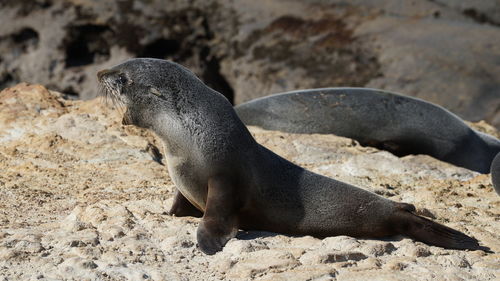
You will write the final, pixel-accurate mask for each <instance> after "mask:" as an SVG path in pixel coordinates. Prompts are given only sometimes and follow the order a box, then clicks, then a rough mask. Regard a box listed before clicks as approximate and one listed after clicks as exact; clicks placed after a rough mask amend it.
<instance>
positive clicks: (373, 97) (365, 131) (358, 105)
mask: <svg viewBox="0 0 500 281" xmlns="http://www.w3.org/2000/svg"><path fill="white" fill-rule="evenodd" d="M235 110H236V113H237V114H238V116H239V117H240V118H241V120H242V121H243V123H245V124H246V125H254V126H259V127H262V128H264V129H268V130H279V131H284V132H290V133H308V134H310V133H319V134H335V135H338V136H343V137H348V138H352V139H355V140H357V141H358V142H360V144H362V145H367V146H374V147H377V148H379V149H384V150H388V151H390V152H392V153H393V154H395V155H398V156H403V155H408V154H428V155H430V156H433V157H434V158H437V159H439V160H442V161H445V162H448V163H451V164H454V165H456V166H460V167H464V168H467V169H470V170H473V171H476V172H480V173H489V171H490V165H491V162H492V161H493V158H494V157H495V155H497V154H498V153H499V152H500V141H499V140H498V139H497V138H495V137H493V136H490V135H487V134H483V133H481V132H478V131H475V130H473V129H471V128H470V127H469V126H467V124H465V123H464V121H462V120H461V119H460V118H459V117H457V116H456V115H455V114H453V113H451V112H450V111H448V110H446V109H444V108H442V107H440V106H438V105H435V104H432V103H429V102H426V101H423V100H420V99H417V98H412V97H407V96H403V95H400V94H396V93H391V92H386V91H382V90H376V89H368V88H324V89H311V90H301V91H292V92H286V93H280V94H274V95H270V96H267V97H263V98H259V99H255V100H251V101H249V102H246V103H243V104H240V105H238V106H236V107H235Z"/></svg>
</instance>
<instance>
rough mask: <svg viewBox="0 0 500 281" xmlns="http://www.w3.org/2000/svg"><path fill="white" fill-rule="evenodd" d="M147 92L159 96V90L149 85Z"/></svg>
mask: <svg viewBox="0 0 500 281" xmlns="http://www.w3.org/2000/svg"><path fill="white" fill-rule="evenodd" d="M149 93H150V94H153V95H155V96H157V97H161V93H160V91H159V90H158V89H156V88H153V87H149Z"/></svg>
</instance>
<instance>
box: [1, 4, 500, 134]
mask: <svg viewBox="0 0 500 281" xmlns="http://www.w3.org/2000/svg"><path fill="white" fill-rule="evenodd" d="M165 3H166V2H165V1H161V0H153V1H142V0H126V1H96V0H83V1H82V0H78V1H76V0H72V1H55V0H28V1H14V0H5V1H2V2H1V3H0V18H2V22H5V23H8V24H2V25H1V26H0V88H4V87H5V86H8V85H13V84H15V83H18V82H20V81H30V82H37V83H42V84H44V85H47V86H49V87H50V88H52V89H56V90H59V91H60V92H62V93H64V94H65V95H66V96H70V97H75V98H76V97H80V98H84V99H89V98H92V97H94V96H95V95H96V91H95V88H96V86H95V84H96V82H95V73H96V71H97V70H98V69H101V68H105V67H109V66H111V65H114V64H117V63H118V62H121V61H122V60H124V59H126V58H129V57H137V56H142V57H158V58H168V59H173V60H175V61H178V62H180V63H182V64H184V65H186V66H187V67H189V68H190V69H192V70H193V71H194V72H195V73H196V74H197V75H199V76H200V77H201V78H202V79H203V80H204V81H206V82H207V84H209V85H210V86H212V87H213V88H215V89H216V90H218V91H220V92H222V93H223V94H224V95H226V96H227V97H228V98H229V99H230V100H232V101H233V102H234V103H241V102H244V101H247V100H249V99H253V98H256V97H260V96H264V95H268V94H271V93H276V92H282V91H287V90H295V89H304V88H316V87H335V86H366V87H377V88H382V89H385V90H390V91H396V92H401V93H404V94H407V95H411V96H416V97H420V98H424V99H426V100H428V101H431V102H434V103H438V104H440V105H443V106H445V107H446V108H448V109H450V110H451V111H453V112H455V113H457V114H458V115H460V116H461V117H462V118H464V119H466V120H470V121H478V120H481V119H484V120H486V121H488V122H489V123H491V124H493V125H495V126H496V127H497V128H500V78H499V77H500V69H499V68H498V61H499V60H500V50H499V49H498V48H497V46H499V45H500V39H499V38H500V23H499V20H498V18H499V14H500V5H499V4H498V2H497V1H488V0H481V1H461V2H460V1H448V0H432V1H430V0H429V1H411V0H385V1H367V0H355V1H321V0H309V1H298V0H273V1H248V0H235V1H226V0H208V1H201V0H199V1H198V0H195V1H187V2H186V1H169V2H168V5H166V4H165Z"/></svg>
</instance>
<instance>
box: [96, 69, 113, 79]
mask: <svg viewBox="0 0 500 281" xmlns="http://www.w3.org/2000/svg"><path fill="white" fill-rule="evenodd" d="M109 72H110V70H109V69H103V70H101V71H99V72H97V79H98V80H99V81H101V80H102V77H103V76H104V75H106V74H108V73H109Z"/></svg>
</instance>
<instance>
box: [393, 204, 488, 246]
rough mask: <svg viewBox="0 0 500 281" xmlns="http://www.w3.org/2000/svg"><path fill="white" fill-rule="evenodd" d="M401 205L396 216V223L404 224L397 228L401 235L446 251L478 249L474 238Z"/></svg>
mask: <svg viewBox="0 0 500 281" xmlns="http://www.w3.org/2000/svg"><path fill="white" fill-rule="evenodd" d="M401 205H403V206H402V207H403V208H404V210H401V211H400V212H398V216H400V219H399V220H398V221H399V222H401V221H403V222H404V223H403V224H401V223H399V226H397V228H398V230H399V232H400V233H401V234H404V235H407V236H408V237H410V238H412V239H415V240H417V241H421V242H424V243H426V244H429V245H433V246H439V247H443V248H446V249H458V250H477V249H479V248H480V246H479V242H478V241H477V240H476V239H475V238H472V237H470V236H467V235H466V234H464V233H462V232H460V231H457V230H455V229H452V228H450V227H447V226H444V225H442V224H439V223H437V222H433V221H431V220H429V219H426V218H424V217H421V216H418V215H416V214H414V213H413V211H414V210H415V207H413V205H410V204H401ZM401 216H402V217H401Z"/></svg>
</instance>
